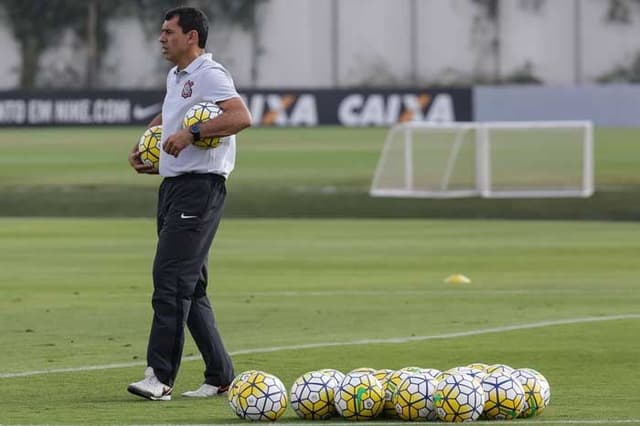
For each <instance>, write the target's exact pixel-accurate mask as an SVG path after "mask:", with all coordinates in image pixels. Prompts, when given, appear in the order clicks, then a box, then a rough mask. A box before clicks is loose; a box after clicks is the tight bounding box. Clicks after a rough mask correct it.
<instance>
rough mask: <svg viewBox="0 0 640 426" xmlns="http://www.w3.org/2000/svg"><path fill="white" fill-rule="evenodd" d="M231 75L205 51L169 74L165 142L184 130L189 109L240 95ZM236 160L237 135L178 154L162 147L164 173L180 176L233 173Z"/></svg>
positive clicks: (164, 106) (164, 112)
mask: <svg viewBox="0 0 640 426" xmlns="http://www.w3.org/2000/svg"><path fill="white" fill-rule="evenodd" d="M238 96H239V95H238V92H237V91H236V88H235V85H234V84H233V79H232V78H231V74H229V72H228V71H227V70H226V69H225V68H224V67H223V66H222V65H220V64H219V63H217V62H216V61H214V60H213V59H212V58H211V54H210V53H205V54H202V55H200V56H199V57H198V58H196V59H195V60H194V61H193V62H191V63H190V64H189V65H188V66H187V67H186V68H185V69H183V70H181V71H178V67H177V66H176V67H173V68H172V69H171V70H170V71H169V74H168V75H167V94H166V95H165V97H164V103H163V104H162V139H161V143H164V141H165V140H166V139H167V138H168V137H169V136H170V135H172V134H174V133H175V132H177V131H178V130H180V129H182V119H183V118H184V115H185V114H186V112H187V110H188V109H189V108H190V107H191V106H192V105H194V104H196V103H198V102H202V101H212V102H221V101H224V100H227V99H230V98H235V97H238ZM235 160H236V137H235V135H234V136H227V137H225V138H221V139H220V144H219V145H218V146H217V147H216V148H212V149H202V148H198V147H197V146H194V145H189V146H187V147H186V148H185V149H184V150H182V151H181V152H180V154H179V155H178V157H177V158H176V157H174V156H172V155H169V154H167V153H166V152H164V150H162V149H161V150H160V170H159V171H160V175H161V176H164V177H170V176H178V175H181V174H184V173H216V174H219V175H222V176H224V177H225V178H226V177H228V176H229V174H230V173H231V171H232V170H233V167H234V165H235Z"/></svg>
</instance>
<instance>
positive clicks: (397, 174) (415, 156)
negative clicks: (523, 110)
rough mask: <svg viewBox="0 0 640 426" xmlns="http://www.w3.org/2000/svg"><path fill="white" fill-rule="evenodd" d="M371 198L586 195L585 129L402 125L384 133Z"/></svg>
mask: <svg viewBox="0 0 640 426" xmlns="http://www.w3.org/2000/svg"><path fill="white" fill-rule="evenodd" d="M369 192H370V194H371V195H372V196H374V197H422V198H448V197H471V196H481V197H487V198H525V197H529V198H544V197H589V196H591V195H592V194H593V125H592V123H591V122H588V121H557V122H552V121H549V122H485V123H480V122H478V123H475V122H474V123H471V122H468V123H467V122H464V123H463V122H456V123H425V122H409V123H402V124H398V125H396V126H394V127H392V128H391V129H390V130H389V132H388V134H387V138H386V140H385V143H384V147H383V150H382V154H381V156H380V160H379V162H378V166H377V168H376V171H375V175H374V177H373V182H372V185H371V189H370V191H369Z"/></svg>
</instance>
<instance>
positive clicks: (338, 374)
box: [318, 368, 344, 390]
mask: <svg viewBox="0 0 640 426" xmlns="http://www.w3.org/2000/svg"><path fill="white" fill-rule="evenodd" d="M318 371H319V372H321V373H322V374H326V375H327V376H330V377H332V378H333V379H334V380H335V381H336V386H335V387H336V388H337V387H338V385H339V384H340V383H342V380H343V379H344V373H343V372H342V371H340V370H336V369H335V368H323V369H322V370H318ZM334 390H335V388H334Z"/></svg>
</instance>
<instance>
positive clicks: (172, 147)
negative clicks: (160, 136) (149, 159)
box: [162, 129, 193, 157]
mask: <svg viewBox="0 0 640 426" xmlns="http://www.w3.org/2000/svg"><path fill="white" fill-rule="evenodd" d="M192 143H193V135H191V132H190V131H189V129H182V130H179V131H177V132H176V133H174V134H172V135H171V136H169V138H167V140H165V141H164V143H163V144H162V149H164V152H166V153H167V154H169V155H173V156H174V157H177V156H178V155H179V154H180V152H181V151H182V150H183V149H185V148H186V147H188V146H189V145H191V144H192Z"/></svg>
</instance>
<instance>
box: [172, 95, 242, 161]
mask: <svg viewBox="0 0 640 426" xmlns="http://www.w3.org/2000/svg"><path fill="white" fill-rule="evenodd" d="M218 106H220V109H222V114H220V115H218V116H217V117H215V118H213V119H211V120H208V121H205V122H204V123H202V124H201V125H200V135H201V136H202V137H204V138H208V137H224V136H230V135H235V134H236V133H238V132H240V131H241V130H243V129H246V128H247V127H249V126H251V113H250V112H249V110H248V109H247V106H246V105H245V104H244V101H243V100H242V98H240V97H236V98H231V99H227V100H225V101H222V102H218ZM192 143H193V136H192V135H191V132H190V131H189V129H182V130H179V131H178V132H176V133H174V134H173V135H171V136H169V137H168V138H167V140H165V141H164V144H163V145H162V149H164V151H165V152H166V153H167V154H170V155H173V156H174V157H177V156H178V154H180V151H182V150H183V149H185V148H186V147H187V146H189V145H190V144H192Z"/></svg>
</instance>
